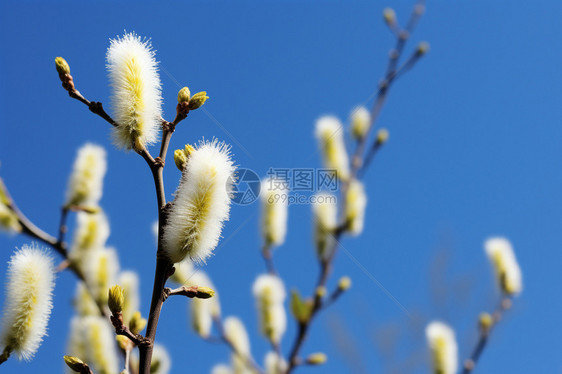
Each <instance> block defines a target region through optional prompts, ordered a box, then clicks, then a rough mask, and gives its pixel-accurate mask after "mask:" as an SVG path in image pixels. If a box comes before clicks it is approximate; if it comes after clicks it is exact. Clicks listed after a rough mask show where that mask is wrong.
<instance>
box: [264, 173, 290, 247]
mask: <svg viewBox="0 0 562 374" xmlns="http://www.w3.org/2000/svg"><path fill="white" fill-rule="evenodd" d="M287 185H288V182H286V181H284V180H281V179H275V178H266V179H264V180H262V183H261V193H260V196H261V206H262V208H261V232H262V236H263V238H264V241H265V244H266V246H268V247H269V246H279V245H281V244H283V242H284V241H285V235H286V233H287V216H288V211H289V199H288V193H289V191H288V188H286V186H287Z"/></svg>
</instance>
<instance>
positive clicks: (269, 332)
mask: <svg viewBox="0 0 562 374" xmlns="http://www.w3.org/2000/svg"><path fill="white" fill-rule="evenodd" d="M252 292H253V294H254V298H255V299H256V307H257V310H258V315H259V319H260V329H261V332H262V333H263V335H264V336H265V337H266V338H268V339H269V340H271V341H272V342H274V343H279V342H280V341H281V337H282V336H283V334H284V333H285V329H286V328H287V315H286V313H285V307H284V306H283V303H284V301H285V297H286V293H285V286H284V285H283V282H282V281H281V279H280V278H279V277H277V276H275V275H271V274H262V275H260V276H259V277H258V278H256V280H255V281H254V285H253V287H252Z"/></svg>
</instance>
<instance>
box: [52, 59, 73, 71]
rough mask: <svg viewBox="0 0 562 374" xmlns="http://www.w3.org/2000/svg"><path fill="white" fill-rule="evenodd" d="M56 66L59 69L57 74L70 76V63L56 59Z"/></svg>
mask: <svg viewBox="0 0 562 374" xmlns="http://www.w3.org/2000/svg"><path fill="white" fill-rule="evenodd" d="M55 66H56V67H57V72H58V73H59V74H62V75H65V74H70V66H69V65H68V62H66V60H65V59H64V58H62V57H57V58H55Z"/></svg>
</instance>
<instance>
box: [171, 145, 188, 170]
mask: <svg viewBox="0 0 562 374" xmlns="http://www.w3.org/2000/svg"><path fill="white" fill-rule="evenodd" d="M174 162H175V163H176V167H177V168H178V170H179V171H183V170H184V169H185V166H186V165H187V156H186V154H185V152H184V151H183V149H176V150H175V151H174Z"/></svg>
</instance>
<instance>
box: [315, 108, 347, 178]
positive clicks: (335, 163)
mask: <svg viewBox="0 0 562 374" xmlns="http://www.w3.org/2000/svg"><path fill="white" fill-rule="evenodd" d="M343 135H344V134H343V127H342V124H341V122H340V120H339V119H337V118H336V117H333V116H324V117H320V118H319V119H318V120H317V121H316V138H317V139H318V146H319V148H320V151H321V152H322V158H323V160H324V167H325V168H328V169H335V170H336V174H337V177H338V178H339V179H341V180H347V179H348V178H349V175H350V170H349V157H348V155H347V151H346V149H345V140H344V137H343Z"/></svg>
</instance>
